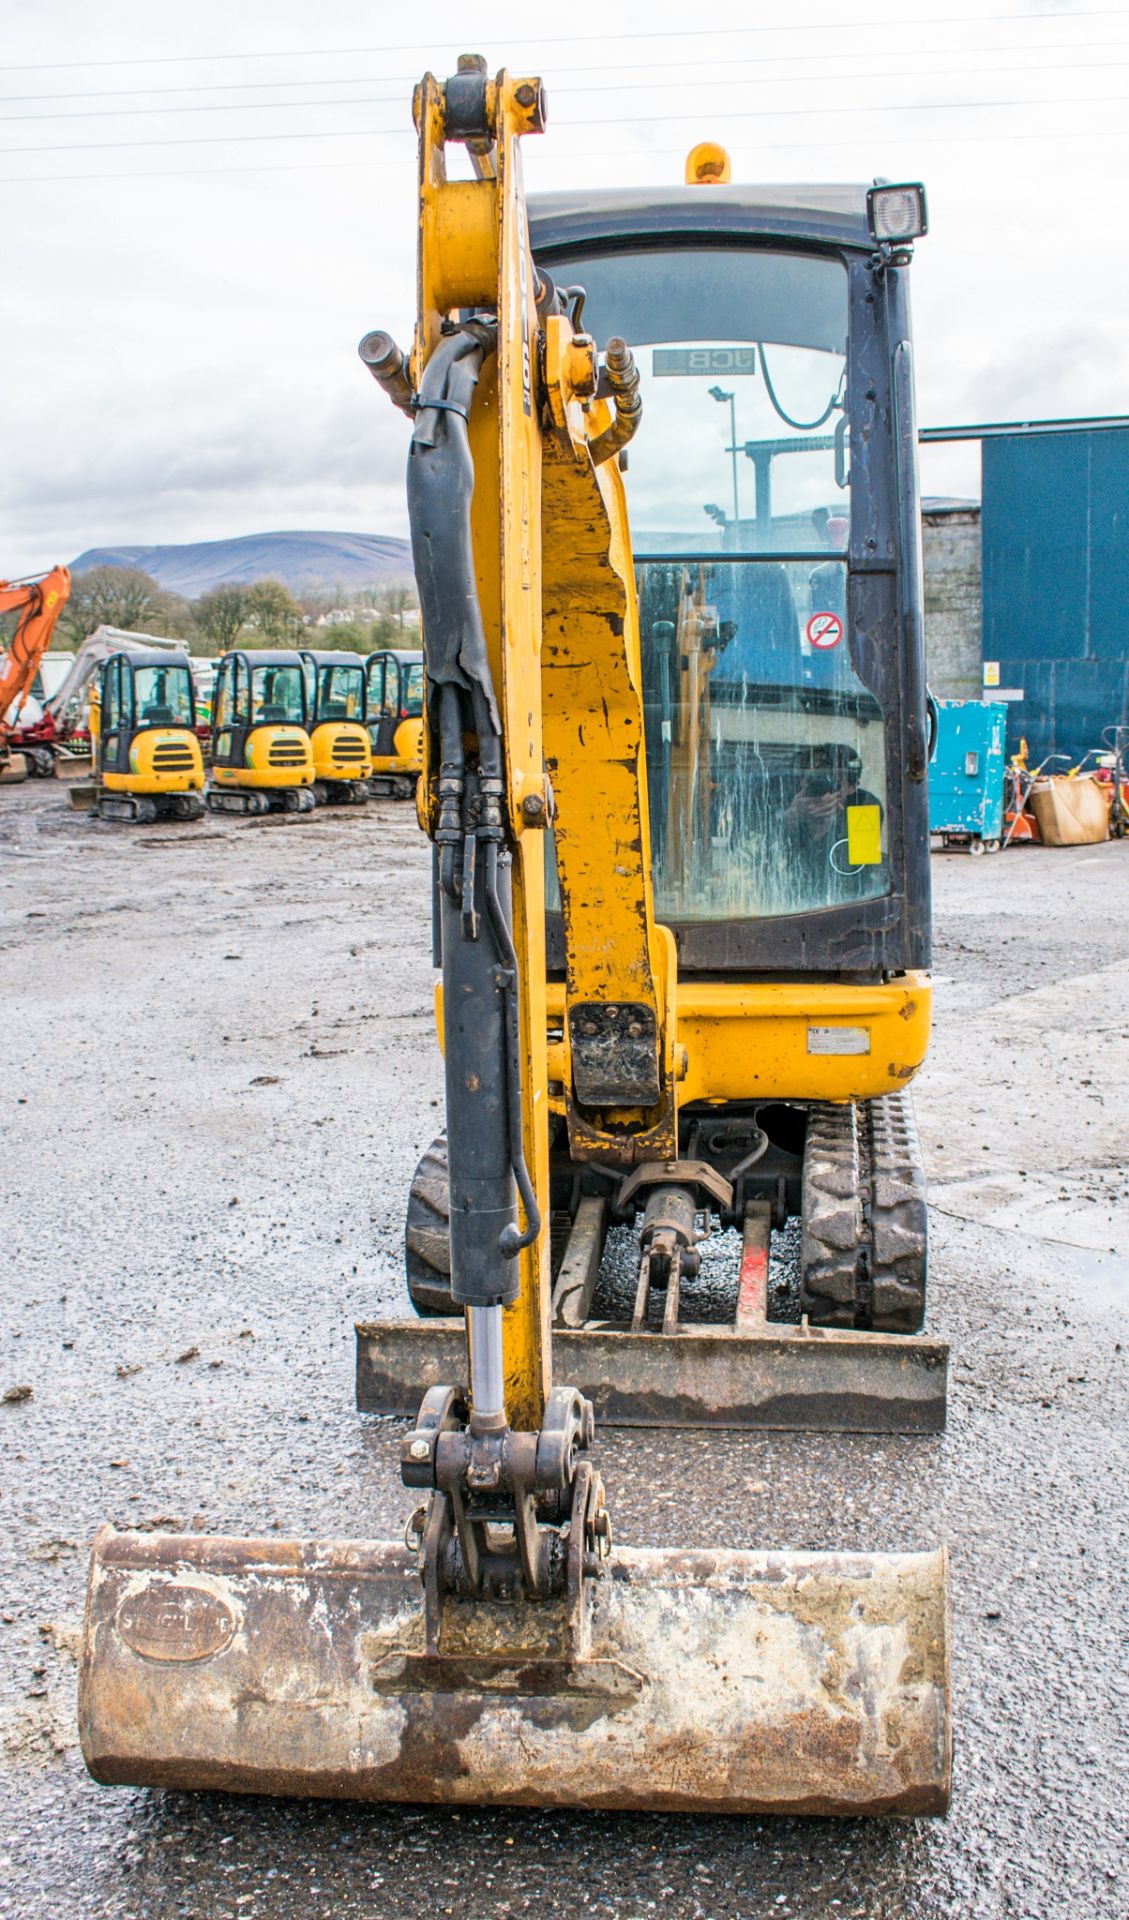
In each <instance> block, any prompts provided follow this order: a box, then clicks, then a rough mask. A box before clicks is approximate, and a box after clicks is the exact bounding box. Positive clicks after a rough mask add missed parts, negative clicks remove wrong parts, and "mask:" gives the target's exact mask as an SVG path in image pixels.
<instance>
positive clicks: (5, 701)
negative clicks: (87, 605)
mask: <svg viewBox="0 0 1129 1920" xmlns="http://www.w3.org/2000/svg"><path fill="white" fill-rule="evenodd" d="M70 591H71V576H70V574H69V573H68V571H67V569H66V567H52V569H51V571H50V573H46V574H43V575H41V576H40V577H38V578H36V579H31V580H15V581H13V580H0V613H12V612H15V611H16V609H17V608H19V609H22V614H21V618H20V621H19V624H18V625H17V627H16V631H15V633H14V634H13V635H12V638H11V640H10V641H9V643H8V650H7V653H6V654H3V655H0V780H5V781H12V780H23V779H25V778H26V776H27V771H28V767H27V760H26V758H25V756H24V755H23V754H22V753H13V751H12V748H11V737H12V734H13V732H14V731H15V728H16V726H17V725H18V717H19V708H20V706H21V705H22V704H23V700H24V697H25V696H26V694H27V693H28V692H29V691H30V688H31V683H32V681H33V680H34V679H35V675H36V671H37V669H38V666H39V662H40V661H41V660H42V658H43V656H44V654H45V653H46V652H47V649H48V647H49V646H50V645H51V635H52V634H53V633H54V631H55V623H56V621H57V620H58V618H59V615H60V614H61V613H62V611H63V608H64V607H65V606H66V604H67V601H68V599H69V597H70Z"/></svg>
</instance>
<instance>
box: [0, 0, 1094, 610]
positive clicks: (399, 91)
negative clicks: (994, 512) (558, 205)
mask: <svg viewBox="0 0 1129 1920" xmlns="http://www.w3.org/2000/svg"><path fill="white" fill-rule="evenodd" d="M472 11H473V14H474V18H475V21H476V25H475V27H474V31H473V33H468V30H467V24H466V23H467V20H468V17H469V16H470V13H471V12H472ZM531 11H532V10H531V9H530V8H529V6H528V5H522V6H519V5H516V4H503V5H489V4H487V5H483V6H480V7H476V8H475V9H473V10H470V9H468V8H467V7H466V6H456V5H454V4H453V0H433V3H432V5H431V6H430V7H428V8H427V9H424V8H419V9H412V8H406V7H404V6H402V5H401V6H396V7H395V8H393V7H390V6H384V5H381V4H379V0H378V3H377V4H376V5H374V4H373V3H372V0H321V4H320V5H319V6H317V7H311V6H309V5H303V4H295V3H294V0H271V4H270V5H269V6H268V5H265V4H261V0H245V3H244V4H243V5H242V6H239V7H235V6H233V5H231V4H230V0H225V3H224V4H219V0H196V3H195V4H194V6H193V7H192V8H191V9H173V8H168V9H163V8H162V9H158V8H156V7H154V6H153V5H152V4H151V0H145V3H144V4H142V3H141V0H100V4H99V5H98V6H97V7H91V6H90V5H88V4H84V5H79V4H77V0H7V5H6V7H5V9H4V27H3V31H2V36H0V52H2V57H3V61H4V66H5V69H6V71H5V73H4V75H3V81H4V84H3V89H2V94H3V106H4V111H5V113H6V116H7V119H6V123H5V126H4V128H3V132H2V135H0V144H3V145H4V147H5V148H6V152H5V154H4V156H3V157H2V158H0V223H2V230H3V233H4V259H5V271H4V275H3V285H2V287H0V356H2V365H3V374H4V379H3V396H4V399H3V460H2V462H0V574H7V575H9V576H14V575H17V574H20V573H24V572H28V571H30V570H32V569H34V568H38V567H45V566H47V565H49V564H51V563H52V562H54V561H56V560H69V559H71V558H73V557H74V556H75V555H76V554H77V553H79V552H80V551H81V550H82V549H83V548H85V547H89V546H95V545H99V546H101V545H106V544H110V543H121V542H134V543H149V542H166V541H183V540H201V539H213V538H218V537H221V536H226V535H232V534H240V533H253V532H257V531H262V530H266V529H277V528H342V529H348V530H352V531H364V532H373V533H403V532H405V531H406V515H405V510H404V504H403V483H402V472H403V461H404V453H405V433H406V429H405V425H404V423H403V422H402V421H401V420H400V418H399V416H398V415H396V414H394V413H393V411H392V410H391V409H390V407H389V406H388V404H387V402H386V401H384V399H383V398H382V396H381V395H380V394H379V393H378V391H377V389H376V388H375V386H374V385H373V383H372V382H371V381H370V380H369V379H368V378H367V376H366V375H365V374H364V372H363V370H362V368H361V367H360V364H359V362H358V360H357V358H356V342H357V340H358V339H359V337H360V335H361V334H362V333H364V332H365V331H367V329H368V328H370V327H374V326H384V327H388V328H390V329H391V330H392V331H393V332H394V333H395V334H396V335H397V337H398V338H399V339H401V340H402V341H403V342H404V343H405V344H406V343H407V341H408V338H409V335H410V330H411V319H412V305H413V278H412V276H413V271H414V196H415V184H414V167H415V136H414V133H413V130H412V126H411V89H412V82H413V80H414V79H415V78H416V77H418V75H419V74H420V73H421V72H422V71H423V70H424V69H425V68H426V67H431V68H432V69H433V70H434V71H435V72H436V73H437V74H439V75H440V76H443V75H445V74H446V73H447V72H448V71H449V70H451V69H452V68H453V65H454V61H455V57H456V56H457V54H458V53H459V52H460V51H462V50H464V49H466V48H467V46H468V44H470V45H471V46H472V47H473V50H474V51H481V52H483V53H484V54H485V55H486V57H487V59H488V61H489V63H490V65H491V67H492V68H493V67H497V66H501V65H503V64H504V65H507V66H508V67H509V68H510V70H511V71H512V72H519V71H524V72H529V73H540V74H541V75H542V76H543V77H544V80H545V83H546V86H547V88H548V93H549V131H548V132H547V134H546V135H545V136H544V137H542V138H540V139H536V140H534V139H529V140H527V141H526V142H525V155H526V180H527V185H528V186H529V188H530V190H531V191H533V190H536V189H537V188H554V187H568V186H574V185H591V186H594V187H595V186H600V185H612V184H615V183H616V182H617V181H623V182H627V183H632V184H640V185H641V184H646V183H648V182H670V181H677V180H680V179H681V177H682V157H683V155H684V154H685V152H686V150H687V149H688V148H689V147H690V146H691V145H692V144H693V142H694V141H695V140H698V139H702V138H706V137H715V138H717V139H720V140H721V141H723V142H724V143H725V144H726V145H727V146H728V147H729V149H730V151H731V153H732V156H733V176H734V179H736V180H750V181H758V180H760V181H784V180H809V181H810V180H860V181H868V180H870V179H872V178H873V177H874V176H875V174H880V175H883V176H885V177H886V178H887V179H892V180H897V179H918V178H920V179H923V180H924V181H925V182H926V184H927V187H928V192H929V204H930V220H931V231H930V233H929V235H928V237H927V238H926V239H925V240H923V241H922V242H921V243H920V244H919V247H918V250H917V259H916V263H915V266H914V269H913V274H914V307H915V315H916V325H917V366H918V396H919V412H920V417H921V420H922V423H923V424H925V425H939V424H949V423H953V422H966V421H983V420H1007V419H1027V418H1045V417H1055V416H1061V415H1074V414H1086V413H1113V412H1124V411H1129V326H1127V325H1126V313H1127V312H1129V240H1127V238H1126V220H1125V206H1126V202H1127V198H1129V194H1127V187H1129V151H1127V145H1126V139H1125V132H1124V129H1125V126H1126V121H1127V115H1126V105H1127V104H1129V10H1127V9H1126V7H1125V6H1124V4H1122V5H1111V4H1110V3H1109V0H1106V4H1105V5H1099V6H1094V7H1090V6H1081V5H1070V4H1068V3H1067V0H1047V4H1040V3H1039V0H1035V4H1032V3H1031V0H1018V4H1016V5H1013V6H1011V7H1009V6H1008V5H1007V0H949V4H948V5H943V4H941V0H875V4H873V5H867V4H866V0H849V3H846V4H845V3H844V0H839V3H838V4H836V5H831V4H828V0H795V5H794V6H793V7H790V8H783V7H780V6H779V5H778V4H776V0H774V4H773V5H771V6H768V5H761V6H756V5H752V6H751V5H750V4H749V0H741V3H740V4H735V3H734V0H713V4H712V5H711V6H710V7H709V8H700V7H687V6H686V5H685V4H684V0H683V4H679V5H674V4H671V3H670V0H651V4H650V5H649V6H648V7H647V8H645V9H642V8H640V7H638V6H637V5H632V4H627V3H626V0H622V3H620V0H603V3H602V4H601V5H600V6H599V8H589V9H587V10H585V12H584V14H583V16H582V24H583V31H582V32H577V33H576V34H574V35H573V36H572V37H570V38H568V39H563V38H552V37H550V36H549V35H548V34H546V35H544V36H539V37H535V38H530V36H529V21H530V15H531ZM691 15H694V16H697V17H699V18H701V19H702V20H703V21H704V22H706V23H707V25H706V28H705V29H704V30H703V31H702V32H701V33H690V32H687V31H686V30H685V23H686V20H687V18H688V17H689V16H691ZM547 17H548V20H549V22H550V25H551V26H553V27H556V26H557V24H558V22H565V21H567V19H568V17H569V16H568V15H567V14H565V13H558V14H556V15H554V14H551V13H549V14H548V15H547ZM781 17H787V18H788V19H789V22H790V23H789V25H787V26H786V27H781V26H779V25H776V24H773V23H775V22H777V21H779V20H780V19H781ZM424 20H426V21H427V23H428V28H427V38H426V39H425V40H424V41H422V42H420V43H419V44H418V45H408V44H406V42H407V38H408V35H409V34H410V33H411V31H412V30H413V29H414V27H415V24H416V22H417V21H424ZM597 29H600V30H602V31H603V33H604V36H605V37H604V39H603V40H602V41H601V40H598V39H597V38H596V32H597ZM450 36H454V37H450ZM382 40H383V41H387V43H388V44H387V45H383V46H382V45H381V44H380V42H381V41H382ZM924 482H925V487H926V490H927V491H929V492H956V493H975V492H976V491H977V490H978V484H979V464H978V458H977V455H976V452H975V449H966V448H961V447H956V448H951V449H950V448H944V449H936V450H933V451H931V452H929V454H928V458H927V461H926V464H925V467H924Z"/></svg>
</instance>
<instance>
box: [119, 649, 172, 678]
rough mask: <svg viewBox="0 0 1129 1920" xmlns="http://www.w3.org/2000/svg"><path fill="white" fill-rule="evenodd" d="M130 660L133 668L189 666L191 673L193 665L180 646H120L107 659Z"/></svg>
mask: <svg viewBox="0 0 1129 1920" xmlns="http://www.w3.org/2000/svg"><path fill="white" fill-rule="evenodd" d="M112 660H128V661H129V664H130V666H131V667H132V668H134V669H135V670H136V668H138V667H187V668H188V671H189V672H190V673H191V671H192V665H191V662H190V661H189V658H188V654H187V652H185V651H182V649H181V648H179V647H119V649H118V651H117V653H112V654H110V656H109V659H107V661H106V665H107V666H109V664H110V661H112Z"/></svg>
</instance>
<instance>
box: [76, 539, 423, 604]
mask: <svg viewBox="0 0 1129 1920" xmlns="http://www.w3.org/2000/svg"><path fill="white" fill-rule="evenodd" d="M91 567H140V569H141V571H142V573H148V574H150V575H151V576H152V578H153V579H154V580H156V581H157V583H158V585H160V586H162V587H164V588H165V589H166V591H167V592H169V593H181V594H183V595H184V596H185V598H186V599H188V600H195V599H196V598H197V596H198V595H199V594H201V593H207V592H208V591H209V590H210V589H211V588H212V587H218V586H221V585H223V584H224V582H226V581H229V580H281V581H282V582H283V583H284V585H286V586H288V587H290V588H291V589H292V590H293V591H298V590H299V589H302V588H305V589H313V588H317V587H336V586H343V587H367V586H373V585H375V584H376V583H377V582H378V581H381V580H397V579H404V578H410V577H411V572H412V554H411V548H410V546H409V544H408V542H407V541H406V540H393V539H385V538H384V537H383V536H382V535H380V534H376V533H248V534H244V535H242V537H241V538H239V539H237V540H195V541H193V542H192V543H191V544H190V545H186V546H181V547H90V548H89V549H88V550H87V552H86V553H80V554H79V556H78V559H77V560H72V561H71V572H72V573H86V572H87V571H88V570H89V569H90V568H91Z"/></svg>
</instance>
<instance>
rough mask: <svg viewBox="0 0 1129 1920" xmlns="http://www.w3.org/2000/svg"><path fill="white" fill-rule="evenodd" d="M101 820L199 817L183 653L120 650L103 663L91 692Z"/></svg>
mask: <svg viewBox="0 0 1129 1920" xmlns="http://www.w3.org/2000/svg"><path fill="white" fill-rule="evenodd" d="M90 737H91V742H92V745H93V751H94V774H95V793H94V804H93V807H92V808H91V812H92V813H93V815H94V816H95V817H96V818H98V819H101V820H130V821H138V822H141V823H146V822H149V821H153V820H156V819H158V818H159V817H165V818H171V819H175V820H200V819H202V818H203V814H204V800H203V792H204V757H203V754H202V752H201V750H200V741H199V737H198V735H197V733H196V715H195V698H194V691H193V683H192V669H191V667H190V665H189V661H188V655H187V654H186V653H174V652H166V651H164V650H163V649H162V650H161V651H159V652H158V651H156V650H155V649H154V650H152V651H140V650H139V651H137V652H124V651H123V652H120V653H114V654H111V655H110V657H109V659H108V660H104V661H103V662H102V665H101V668H100V669H99V672H98V677H97V680H96V682H95V684H94V687H93V688H92V691H91V697H90Z"/></svg>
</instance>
